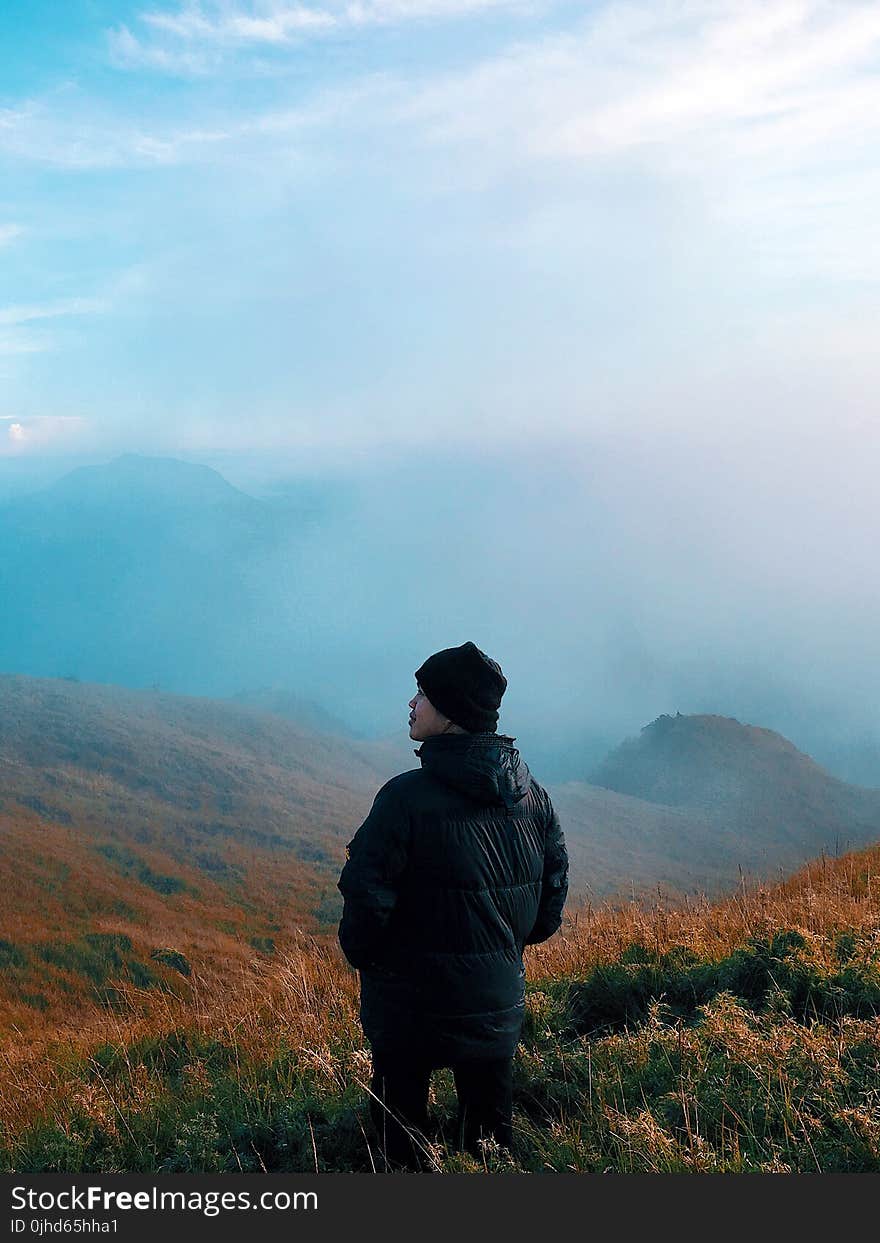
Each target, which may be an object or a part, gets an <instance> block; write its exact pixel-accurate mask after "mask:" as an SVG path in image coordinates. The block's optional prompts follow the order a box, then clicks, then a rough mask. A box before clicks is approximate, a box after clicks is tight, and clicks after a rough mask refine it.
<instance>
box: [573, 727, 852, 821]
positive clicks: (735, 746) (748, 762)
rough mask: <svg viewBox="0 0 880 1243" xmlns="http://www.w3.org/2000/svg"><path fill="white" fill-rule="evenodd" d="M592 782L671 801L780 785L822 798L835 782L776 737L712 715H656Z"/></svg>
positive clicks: (720, 798) (768, 792) (698, 800)
mask: <svg viewBox="0 0 880 1243" xmlns="http://www.w3.org/2000/svg"><path fill="white" fill-rule="evenodd" d="M591 780H592V781H593V782H594V784H596V785H599V786H604V787H605V788H607V789H611V790H616V791H618V792H619V793H621V794H631V795H635V796H636V797H638V798H645V799H648V800H649V801H651V802H658V803H665V804H668V805H672V806H679V807H683V806H691V807H717V806H719V805H720V804H723V803H725V802H727V801H728V800H730V799H735V800H739V799H742V798H745V799H747V801H753V800H756V799H757V800H758V801H764V800H773V799H775V798H776V797H777V796H778V795H779V794H780V793H781V792H782V791H783V790H784V791H786V792H787V793H788V794H789V795H790V794H793V792H794V791H798V792H799V796H801V797H803V796H807V794H808V796H809V798H810V799H811V800H814V801H822V800H824V799H825V798H826V797H828V795H829V793H830V791H831V790H832V789H833V788H834V787H839V786H841V785H842V783H840V782H838V781H837V780H836V779H835V778H833V777H830V776H829V775H828V774H827V773H826V772H825V770H824V769H822V768H821V767H820V766H819V765H818V764H817V763H816V762H815V760H813V759H811V758H810V756H808V755H805V754H804V753H803V752H802V751H799V750H798V749H797V747H796V746H795V745H794V744H793V743H791V742H789V740H788V739H787V738H784V737H783V736H782V734H778V733H776V732H775V731H774V730H772V729H766V728H764V727H763V726H758V725H747V724H744V723H743V722H741V721H738V720H737V719H736V718H735V717H726V716H715V715H711V714H693V715H682V714H681V713H677V714H676V715H675V716H670V715H667V714H664V715H661V716H659V717H657V718H656V719H655V720H653V721H651V722H650V723H649V724H648V725H645V726H644V727H643V728H642V730H641V731H640V733H639V735H638V736H637V737H635V738H628V739H627V740H626V741H624V742H622V743H621V744H620V746H619V747H616V748H615V749H614V750H613V751H612V752H611V753H610V754H609V755H608V756H607V757H606V758H605V760H603V762H602V763H601V764H600V765H599V767H598V768H597V770H596V771H595V773H594V774H593V776H592V778H591Z"/></svg>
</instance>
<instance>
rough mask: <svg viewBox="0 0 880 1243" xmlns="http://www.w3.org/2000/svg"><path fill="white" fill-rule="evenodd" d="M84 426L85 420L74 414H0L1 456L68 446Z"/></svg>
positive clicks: (77, 436)
mask: <svg viewBox="0 0 880 1243" xmlns="http://www.w3.org/2000/svg"><path fill="white" fill-rule="evenodd" d="M3 424H6V433H5V435H4V434H3V430H2V426H3ZM87 426H88V420H87V419H83V418H80V417H78V416H76V415H66V414H43V415H28V416H19V415H9V414H4V415H0V457H10V456H17V455H19V454H22V453H27V452H29V451H31V450H37V451H39V450H43V449H47V448H50V447H51V448H56V447H63V446H68V445H69V443H70V441H71V440H74V439H78V438H80V436H81V434H82V432H83V431H84V430H85V429H86V428H87Z"/></svg>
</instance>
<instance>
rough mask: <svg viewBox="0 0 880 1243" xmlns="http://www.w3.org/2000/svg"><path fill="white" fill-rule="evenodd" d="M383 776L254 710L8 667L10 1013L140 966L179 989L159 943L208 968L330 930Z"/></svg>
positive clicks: (3, 876) (4, 692) (84, 996)
mask: <svg viewBox="0 0 880 1243" xmlns="http://www.w3.org/2000/svg"><path fill="white" fill-rule="evenodd" d="M384 780H385V777H384V775H383V773H382V771H381V770H380V769H379V768H377V766H376V764H375V763H374V761H373V760H372V758H371V756H370V754H369V748H367V749H366V750H365V751H364V752H363V753H361V752H360V751H359V750H358V744H355V743H351V744H349V743H347V742H345V741H344V740H339V739H334V738H332V737H330V736H327V735H322V734H318V733H316V732H314V731H312V730H310V729H307V728H306V727H304V726H300V725H297V724H296V723H294V722H292V721H289V720H284V719H282V718H280V717H274V716H270V715H266V714H261V713H259V712H257V711H254V710H252V709H247V708H244V707H237V706H235V705H231V704H225V703H220V702H216V701H212V700H201V699H190V698H185V697H182V696H172V695H163V694H158V693H154V692H149V691H128V690H123V689H121V688H118V687H110V686H95V685H84V684H79V683H76V682H66V681H64V680H48V679H34V678H25V677H16V676H3V677H0V832H2V839H3V845H4V849H3V851H2V853H0V884H2V885H3V890H4V895H5V896H4V904H3V918H2V925H0V938H2V947H3V953H4V954H5V956H6V965H7V966H10V967H15V970H14V971H13V972H11V973H10V972H8V971H7V972H5V973H4V985H5V987H4V989H3V990H2V992H0V1014H2V1015H3V1017H4V1018H6V1019H12V1020H13V1021H15V1022H16V1023H18V1024H19V1025H22V1024H24V1025H27V1024H28V1023H30V1022H33V1021H35V1020H37V1018H39V1016H43V1018H44V1019H45V1018H46V1017H48V1015H51V1016H53V1017H55V1018H59V1019H60V1018H61V1017H62V1016H63V1015H74V1014H77V1013H78V1012H79V1010H80V1008H81V1007H82V1006H83V1005H87V1003H88V1001H89V999H91V1002H92V1004H94V1003H95V1002H96V1001H97V1000H102V1001H106V996H105V990H106V988H107V987H110V986H111V985H113V984H114V983H115V982H116V978H117V976H120V975H121V976H122V977H125V976H126V975H129V976H130V975H131V973H132V971H133V972H134V974H135V975H136V976H137V978H140V979H142V980H143V981H145V982H150V981H151V973H152V975H155V974H156V973H157V972H158V974H159V977H160V978H161V979H162V980H164V981H165V982H166V983H168V982H169V980H170V981H171V982H173V983H176V984H180V983H181V979H180V974H179V973H177V976H176V978H175V977H174V976H173V973H172V975H171V976H169V973H168V971H167V970H165V968H164V967H163V966H162V964H161V963H159V964H158V965H157V964H156V962H155V960H152V959H151V954H152V953H153V952H154V951H155V950H157V949H162V948H168V947H171V948H173V949H174V950H176V951H178V952H180V953H181V954H182V955H183V956H184V958H185V959H186V960H187V962H189V963H190V964H191V965H192V966H194V967H198V968H200V969H203V970H204V969H207V968H208V967H209V966H213V967H215V968H219V967H220V965H222V964H223V963H224V962H226V963H229V962H238V963H241V962H247V961H250V960H251V959H253V958H254V957H255V955H259V954H267V953H271V952H272V949H273V948H274V944H275V942H276V941H281V940H284V939H288V940H289V939H290V937H291V936H293V935H294V933H295V932H296V930H299V929H306V930H311V931H313V932H320V931H321V930H322V929H324V930H331V929H333V927H334V925H335V921H336V920H337V919H338V894H337V893H336V889H335V881H336V877H337V876H338V872H339V868H340V866H341V862H342V858H343V854H344V847H345V843H346V842H347V841H348V840H349V838H350V836H351V833H352V832H353V830H354V829H355V828H356V827H357V825H358V824H359V823H360V821H361V820H362V819H363V817H364V815H365V814H366V812H367V810H368V809H369V806H370V803H371V801H372V797H373V794H374V793H375V791H376V789H377V788H378V786H379V785H381V784H382V782H383V781H384ZM95 938H97V940H95ZM120 938H121V939H122V940H120ZM129 942H130V943H131V944H130V946H129ZM120 946H122V947H123V948H122V949H120ZM126 947H127V948H126ZM133 963H135V964H137V965H136V966H132V964H133ZM152 983H156V981H155V980H152ZM87 1008H88V1006H87ZM47 1012H48V1015H47Z"/></svg>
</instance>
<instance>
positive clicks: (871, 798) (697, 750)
mask: <svg viewBox="0 0 880 1243" xmlns="http://www.w3.org/2000/svg"><path fill="white" fill-rule="evenodd" d="M591 780H592V782H593V783H594V784H595V785H597V786H601V787H603V788H606V789H608V790H613V791H615V792H616V793H618V794H624V795H627V796H629V797H632V798H639V799H643V800H646V801H648V802H650V803H654V804H660V805H663V806H666V807H671V808H676V809H678V810H679V811H682V812H687V813H688V814H689V815H691V816H694V815H697V816H700V817H701V818H702V819H703V821H704V823H705V824H706V825H707V826H710V829H709V833H708V834H707V838H708V839H709V840H713V847H712V849H713V851H714V850H715V849H716V848H717V850H718V851H719V853H723V854H727V855H728V857H732V856H737V857H738V860H739V863H740V864H741V866H742V867H743V868H747V869H749V870H754V871H756V872H757V873H758V874H759V875H763V876H766V875H769V874H770V873H771V871H772V869H776V868H779V867H782V868H783V869H785V870H790V869H791V868H792V867H795V866H798V865H799V864H801V863H803V862H804V861H805V860H806V859H809V858H810V857H812V856H814V855H818V854H820V853H821V852H823V851H824V852H826V853H830V854H837V853H840V852H841V851H843V850H846V849H849V848H852V847H854V846H859V845H864V844H866V843H868V842H872V841H876V840H877V839H878V838H880V792H878V791H876V790H864V789H861V788H859V787H857V786H851V785H847V783H846V782H843V781H840V780H838V779H837V778H836V777H832V776H830V775H829V774H828V773H827V772H825V770H824V769H822V768H820V766H819V765H818V764H816V763H815V762H814V761H813V760H812V759H810V757H809V756H807V755H804V754H803V752H801V751H798V749H797V748H796V747H794V746H793V745H792V744H791V743H790V742H789V741H788V740H787V739H786V738H783V737H782V736H781V735H780V734H777V733H775V732H774V731H773V730H769V729H762V728H759V727H758V726H754V725H744V724H742V723H740V722H739V721H736V720H733V719H732V718H729V717H721V716H699V715H696V716H682V715H680V714H679V715H677V716H674V717H672V716H661V717H658V718H657V720H656V721H652V722H651V724H650V725H646V726H645V727H644V729H643V730H642V731H641V733H640V734H639V736H638V737H636V738H631V739H628V740H627V741H625V742H623V743H622V744H621V745H620V746H619V747H617V748H616V749H615V750H614V751H612V753H611V754H610V755H609V756H608V757H607V758H606V759H605V760H604V761H603V763H602V764H601V765H600V766H599V767H598V769H596V771H595V772H594V773H593V774H592V775H591ZM696 848H697V850H698V851H700V849H701V848H700V845H699V843H697V844H696Z"/></svg>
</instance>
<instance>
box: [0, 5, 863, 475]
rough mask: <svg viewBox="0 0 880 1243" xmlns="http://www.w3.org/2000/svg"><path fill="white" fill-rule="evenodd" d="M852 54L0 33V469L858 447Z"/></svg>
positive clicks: (440, 35) (425, 8)
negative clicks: (820, 442)
mask: <svg viewBox="0 0 880 1243" xmlns="http://www.w3.org/2000/svg"><path fill="white" fill-rule="evenodd" d="M878 51H880V10H878V9H877V6H876V5H874V4H871V3H862V2H861V0H857V2H851V0H834V3H822V2H817V0H769V2H764V0H762V2H761V3H759V4H758V3H755V4H752V3H748V2H746V3H742V2H737V3H715V2H711V3H706V2H703V0H684V2H678V3H662V2H661V3H656V2H654V0H651V2H650V3H647V2H645V3H640V2H638V0H635V2H632V3H618V2H615V0H612V2H609V3H591V4H571V3H554V2H553V0H357V2H355V0H309V2H308V3H286V2H282V0H274V2H271V3H266V2H262V3H258V2H245V0H222V2H218V0H204V2H203V3H200V4H189V3H185V4H182V5H181V4H180V3H176V2H175V3H169V2H168V0H156V3H146V4H138V3H127V2H126V3H118V2H114V3H109V2H102V0H90V2H86V0H71V2H70V3H66V4H64V5H58V4H55V3H49V2H48V0H46V2H36V3H34V2H28V3H24V2H23V0H21V2H9V0H7V3H5V4H4V5H3V6H2V8H0V177H2V181H0V271H2V284H0V382H2V390H0V418H2V423H0V443H2V448H0V452H2V453H4V454H5V455H7V456H10V455H11V456H14V457H21V456H23V455H41V454H42V455H45V454H47V453H61V452H65V453H84V454H91V455H93V456H94V455H100V454H101V453H105V454H106V453H109V452H111V451H116V450H118V449H138V450H141V451H162V452H180V453H189V454H194V455H199V454H202V455H205V454H209V453H210V452H212V451H214V450H232V451H241V452H245V451H253V452H258V453H261V452H265V453H269V454H279V453H280V454H289V455H291V456H296V457H299V458H302V457H303V456H305V457H312V458H314V459H315V460H317V459H318V458H325V459H327V460H333V459H334V457H335V456H339V455H343V456H344V455H345V454H351V453H353V452H357V453H362V454H367V455H369V454H372V453H383V452H384V453H387V452H394V451H396V450H400V451H408V450H412V449H414V448H416V449H417V448H419V447H423V446H424V445H426V444H428V445H431V444H434V443H437V442H440V443H443V444H446V445H449V444H459V443H460V444H461V445H463V446H472V447H476V448H479V446H481V445H491V444H492V442H493V439H494V438H495V437H496V436H497V435H499V434H503V435H524V436H529V437H538V438H549V439H550V440H553V441H556V442H560V443H567V442H569V441H571V442H576V443H577V444H585V443H589V440H590V438H591V437H592V436H594V435H597V434H598V435H603V434H605V433H606V432H607V430H608V429H609V428H620V427H623V428H627V429H636V430H638V429H646V430H648V429H651V434H654V433H656V430H657V429H658V428H666V429H672V431H673V433H674V434H675V435H676V436H684V437H687V435H688V433H689V429H691V428H694V429H696V430H697V432H699V429H700V428H704V427H705V425H706V423H707V421H708V422H709V423H710V424H711V426H712V427H713V428H716V429H718V431H719V434H720V435H723V434H724V429H725V428H726V427H728V426H732V425H735V424H739V423H740V422H742V421H743V420H745V421H747V422H750V423H751V424H758V423H764V424H768V425H769V426H770V427H771V428H779V427H780V426H781V428H782V432H781V434H784V435H787V434H788V433H789V431H790V426H791V422H792V420H794V421H795V422H796V423H797V424H798V425H800V424H803V425H804V426H806V427H810V428H813V429H814V430H815V429H818V431H819V432H820V433H821V431H822V429H823V428H825V427H828V426H830V422H829V408H830V406H831V404H832V403H833V406H834V415H833V419H832V420H831V422H833V425H834V430H835V435H838V434H842V435H846V436H850V437H851V438H852V437H856V438H857V437H858V436H859V435H864V430H865V424H866V419H868V418H869V417H870V418H871V419H873V417H874V415H875V414H876V392H877V380H878V375H877V370H878V367H877V351H876V348H875V341H876V326H877V325H876V312H877V303H878V297H877V291H878V284H877V282H878V276H880V248H878V240H877V230H876V227H875V222H876V218H877V214H878V206H880V204H878V198H880V196H878V184H880V162H878V160H877V138H878V126H880V107H878V104H880V78H878V75H877V67H878ZM875 447H876V442H875Z"/></svg>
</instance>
